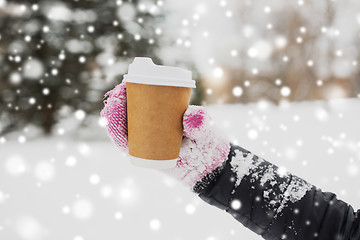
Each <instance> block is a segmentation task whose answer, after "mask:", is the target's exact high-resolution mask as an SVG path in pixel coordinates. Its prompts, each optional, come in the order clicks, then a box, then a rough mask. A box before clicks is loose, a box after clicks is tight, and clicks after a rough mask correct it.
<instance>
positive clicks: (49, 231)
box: [0, 99, 360, 240]
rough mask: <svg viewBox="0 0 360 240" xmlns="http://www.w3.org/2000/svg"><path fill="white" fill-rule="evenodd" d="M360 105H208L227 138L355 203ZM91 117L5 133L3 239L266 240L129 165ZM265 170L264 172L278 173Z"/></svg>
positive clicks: (1, 149) (169, 182)
mask: <svg viewBox="0 0 360 240" xmlns="http://www.w3.org/2000/svg"><path fill="white" fill-rule="evenodd" d="M359 108H360V100H359V99H339V100H333V101H328V102H326V101H313V102H302V103H287V102H283V103H282V104H281V105H280V106H278V107H277V106H274V105H272V104H271V103H268V102H259V103H254V104H247V105H209V106H207V109H208V112H209V113H210V115H211V116H212V117H213V120H214V122H215V124H216V125H217V127H218V128H220V129H221V131H222V132H223V133H224V134H225V135H226V136H227V137H228V138H229V140H230V141H232V142H235V141H236V142H237V143H238V144H239V145H240V146H242V147H243V148H245V149H247V150H249V151H251V152H252V153H253V154H256V155H257V156H259V157H261V158H262V159H266V160H267V161H270V162H272V163H274V164H276V165H277V166H279V167H280V170H279V172H280V173H281V174H284V175H285V174H286V173H292V174H295V175H297V176H299V177H301V178H303V179H304V180H306V181H307V182H309V183H311V184H313V185H315V186H317V187H320V188H321V189H322V190H323V191H331V192H334V193H336V194H337V196H338V199H341V200H344V201H345V202H347V203H349V204H351V205H352V206H353V207H354V209H359V208H360V204H359V203H360V190H359V189H358V187H357V183H358V182H359V181H360V172H359V167H360V136H359V133H358V132H357V126H358V122H360V112H359V111H358V109H359ZM88 117H89V119H88V122H87V123H88V124H85V126H83V127H82V128H81V125H80V121H78V120H77V118H76V117H75V116H74V115H70V117H69V119H67V120H66V121H65V120H64V121H61V122H59V123H58V124H57V126H56V127H57V128H63V129H65V132H64V134H63V135H58V134H55V135H54V136H52V137H39V136H38V134H35V132H36V129H34V128H32V127H30V126H28V128H27V131H22V130H21V131H19V132H17V133H13V134H12V135H7V136H5V137H3V138H1V139H2V140H1V141H0V183H1V184H0V212H1V215H0V226H1V228H0V229H2V230H0V238H1V239H25V240H27V239H44V240H46V239H76V238H80V236H81V238H83V239H84V240H92V239H100V238H103V236H106V238H107V239H108V240H112V239H118V238H119V237H125V238H127V239H144V238H146V239H207V238H209V239H234V240H235V239H250V240H255V239H259V240H260V239H261V238H260V237H258V236H257V235H256V234H254V233H252V232H251V231H249V230H248V229H246V228H245V227H243V226H242V225H241V224H240V223H238V222H237V221H236V220H234V219H233V218H232V217H231V216H229V214H227V213H226V212H224V211H221V210H219V209H217V208H215V207H213V206H210V205H208V204H206V203H205V202H203V201H202V200H201V199H199V198H198V197H197V196H196V195H194V194H193V193H192V192H191V191H189V189H188V188H187V187H185V186H183V185H182V184H181V183H180V182H178V181H175V180H174V179H172V178H170V177H169V176H167V175H164V174H163V173H160V172H158V171H156V170H150V169H142V168H137V167H134V166H132V165H131V164H130V161H129V159H127V157H126V155H125V154H123V153H122V152H121V151H120V150H119V149H117V148H116V147H115V146H114V145H113V143H112V142H111V141H110V140H109V139H108V137H107V134H106V132H105V130H104V128H103V127H102V126H101V124H100V125H99V119H100V118H99V117H98V116H88ZM91 117H93V119H92V120H91ZM90 120H91V121H90ZM70 125H73V127H69V126H70ZM280 126H286V128H287V130H286V131H284V130H283V128H281V127H280ZM251 130H253V131H255V132H256V138H254V136H253V135H252V134H249V135H248V132H249V131H251ZM19 137H21V139H26V141H20V142H19V141H18V138H19ZM329 149H332V150H331V154H329V153H330V152H328V150H329ZM240 160H241V161H245V159H244V158H239V159H238V161H240ZM248 161H250V160H248ZM235 163H236V161H234V166H236V164H235ZM279 172H278V173H279ZM268 173H269V174H268V175H267V177H266V178H264V179H263V181H265V180H266V181H271V176H272V174H278V173H276V172H275V171H273V172H270V170H269V172H268ZM243 174H244V173H241V172H238V177H239V178H238V179H240V177H241V176H242V175H243ZM259 177H262V176H259ZM238 179H235V181H238ZM299 181H300V180H299V179H296V180H294V181H293V182H292V183H291V185H290V188H287V187H286V186H282V188H281V190H282V191H284V192H285V191H286V190H287V189H288V191H287V193H286V198H285V199H284V201H283V202H282V203H281V204H282V205H281V206H283V207H285V206H286V204H287V203H289V202H292V201H296V200H298V199H299V198H300V197H301V196H302V194H303V192H302V191H291V190H292V189H296V188H297V186H299V185H301V182H299ZM294 192H295V193H297V194H293V193H294ZM267 194H269V196H270V194H271V192H266V193H265V196H264V197H266V195H267ZM260 200H261V199H260V198H259V199H257V201H260ZM269 204H275V202H272V203H269ZM232 205H234V206H233V207H235V208H237V207H241V203H240V202H239V203H238V202H236V201H235V202H233V204H232ZM239 205H240V206H239ZM300 213H301V211H300ZM151 226H152V227H151ZM77 236H78V237H77Z"/></svg>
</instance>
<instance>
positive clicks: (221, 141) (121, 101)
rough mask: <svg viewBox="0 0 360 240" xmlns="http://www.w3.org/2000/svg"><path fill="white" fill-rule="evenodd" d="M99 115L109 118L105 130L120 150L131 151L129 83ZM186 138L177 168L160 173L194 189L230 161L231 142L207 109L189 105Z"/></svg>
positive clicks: (111, 93)
mask: <svg viewBox="0 0 360 240" xmlns="http://www.w3.org/2000/svg"><path fill="white" fill-rule="evenodd" d="M105 97H108V98H107V99H106V100H104V105H105V106H104V108H103V109H102V111H101V113H100V115H101V116H102V117H103V118H105V119H106V121H107V123H106V130H107V133H108V135H109V137H110V139H111V140H112V142H114V143H115V144H116V145H117V146H118V147H119V148H120V149H121V150H123V151H125V152H127V153H128V152H129V147H128V134H127V133H128V132H127V111H126V83H120V84H119V85H117V86H116V87H115V88H114V89H112V90H111V91H109V92H107V93H106V94H105ZM183 128H184V136H183V140H182V144H181V149H180V156H179V159H178V161H177V165H176V166H175V167H174V168H170V169H163V170H161V171H163V172H165V173H167V174H170V175H171V176H173V177H175V178H177V179H179V180H181V181H182V182H183V183H185V184H186V185H188V186H190V187H193V186H194V185H195V183H196V182H198V181H200V180H201V179H202V178H203V177H204V176H206V175H208V174H210V173H211V172H212V171H214V170H215V169H216V168H217V167H219V166H221V164H222V163H223V162H224V161H225V160H226V159H227V156H228V154H229V151H230V144H229V142H228V141H227V140H226V139H225V138H223V137H222V136H220V135H219V134H218V133H217V132H216V131H215V129H214V128H213V126H211V117H210V115H209V114H208V113H207V112H206V110H205V108H204V107H201V106H189V107H188V109H187V110H186V111H185V113H184V116H183Z"/></svg>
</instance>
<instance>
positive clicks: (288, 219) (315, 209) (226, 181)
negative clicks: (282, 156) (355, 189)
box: [193, 144, 360, 240]
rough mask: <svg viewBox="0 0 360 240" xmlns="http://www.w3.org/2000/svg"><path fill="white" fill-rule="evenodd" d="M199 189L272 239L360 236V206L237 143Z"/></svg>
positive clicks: (355, 239)
mask: <svg viewBox="0 0 360 240" xmlns="http://www.w3.org/2000/svg"><path fill="white" fill-rule="evenodd" d="M359 187H360V186H359ZM193 190H194V191H195V192H196V193H197V194H198V195H199V197H200V198H202V199H203V200H204V201H206V202H207V203H209V204H211V205H214V206H216V207H218V208H220V209H223V210H225V211H227V212H228V213H230V214H231V215H232V216H233V217H234V218H235V219H236V220H238V221H239V222H240V223H242V224H243V225H244V226H245V227H247V228H249V229H250V230H252V231H253V232H255V233H257V234H259V235H261V236H262V237H263V238H264V239H267V240H278V239H291V240H292V239H294V240H311V239H317V240H350V239H351V240H360V210H358V211H357V212H356V213H355V212H354V209H353V207H351V206H350V205H349V204H347V203H345V202H343V201H342V200H339V199H337V198H336V194H334V193H331V192H322V191H321V189H319V188H317V187H315V186H313V185H311V184H309V183H308V182H306V181H305V180H303V179H301V178H299V177H297V176H295V175H292V174H290V173H286V172H285V171H284V170H283V169H281V168H278V167H277V166H275V165H273V164H271V163H269V162H268V161H266V160H264V159H262V158H259V157H257V156H255V155H253V154H252V153H251V152H249V151H247V150H245V149H243V148H241V147H239V146H236V145H233V144H231V149H230V153H229V156H228V159H227V161H225V162H224V163H223V165H222V166H221V167H218V168H217V169H215V171H213V172H212V173H210V174H208V175H207V176H205V177H204V178H202V180H201V181H199V182H197V183H196V184H195V186H194V189H193Z"/></svg>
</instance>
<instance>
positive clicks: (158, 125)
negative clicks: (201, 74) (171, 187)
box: [124, 57, 196, 168]
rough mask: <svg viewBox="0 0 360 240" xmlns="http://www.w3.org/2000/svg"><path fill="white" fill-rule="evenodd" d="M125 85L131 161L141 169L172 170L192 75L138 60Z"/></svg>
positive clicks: (148, 59)
mask: <svg viewBox="0 0 360 240" xmlns="http://www.w3.org/2000/svg"><path fill="white" fill-rule="evenodd" d="M124 81H125V82H126V94H127V95H126V98H127V118H128V119H127V122H128V143H129V155H130V161H131V162H132V163H133V164H134V165H137V166H141V167H150V168H171V167H175V166H176V162H177V159H178V158H179V153H180V147H181V142H182V137H183V126H182V118H183V115H184V112H185V111H186V109H187V107H188V106H189V100H190V94H191V89H192V88H195V87H196V86H195V81H194V80H192V79H191V72H190V71H187V70H185V69H181V68H177V67H169V66H160V65H155V64H154V63H153V62H152V60H151V59H150V58H144V57H137V58H135V59H134V61H133V62H132V63H131V64H130V66H129V71H128V74H126V75H124Z"/></svg>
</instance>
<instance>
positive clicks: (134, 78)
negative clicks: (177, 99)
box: [123, 74, 196, 88]
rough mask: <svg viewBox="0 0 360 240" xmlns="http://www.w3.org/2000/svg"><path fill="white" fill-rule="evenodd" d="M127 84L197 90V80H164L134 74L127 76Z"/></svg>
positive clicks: (125, 77)
mask: <svg viewBox="0 0 360 240" xmlns="http://www.w3.org/2000/svg"><path fill="white" fill-rule="evenodd" d="M123 78H124V81H125V82H133V83H140V84H147V85H163V86H174V87H176V86H178V87H189V88H196V85H195V83H196V82H195V80H193V79H187V80H184V79H179V78H163V77H152V76H142V75H134V74H131V75H130V74H125V75H124V77H123Z"/></svg>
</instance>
